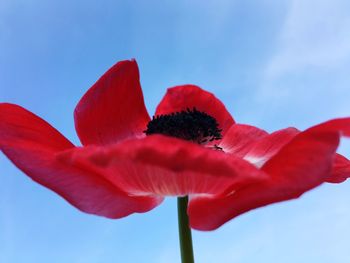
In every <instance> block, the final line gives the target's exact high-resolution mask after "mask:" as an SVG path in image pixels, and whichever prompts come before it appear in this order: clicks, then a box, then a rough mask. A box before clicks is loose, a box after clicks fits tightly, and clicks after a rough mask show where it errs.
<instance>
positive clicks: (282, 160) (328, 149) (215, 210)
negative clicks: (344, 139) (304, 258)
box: [189, 118, 350, 230]
mask: <svg viewBox="0 0 350 263" xmlns="http://www.w3.org/2000/svg"><path fill="white" fill-rule="evenodd" d="M341 133H342V134H345V135H347V136H348V135H349V134H350V118H348V119H337V120H332V121H329V122H326V123H323V124H321V125H318V126H315V127H312V128H310V129H308V130H306V131H305V132H302V133H300V134H298V135H297V136H295V137H294V138H293V139H292V140H291V141H290V142H289V143H288V144H287V145H285V146H284V147H283V148H282V149H281V150H280V151H279V152H278V154H277V155H275V156H274V157H272V158H271V159H270V160H269V161H268V162H267V163H266V164H265V165H264V166H263V167H262V170H263V171H264V172H266V173H267V174H269V175H270V176H271V179H270V181H266V182H262V183H257V184H255V185H251V186H248V187H245V188H242V189H240V190H238V191H236V192H233V193H232V194H231V195H228V196H225V197H223V196H218V197H198V198H194V199H192V200H191V201H190V204H189V215H190V224H191V226H192V227H193V228H196V229H200V230H212V229H216V228H218V227H219V226H221V225H222V224H224V223H225V222H227V221H228V220H230V219H232V218H234V217H236V216H238V215H240V214H242V213H245V212H247V211H250V210H252V209H255V208H258V207H261V206H265V205H268V204H271V203H275V202H280V201H285V200H289V199H293V198H297V197H299V196H300V195H302V194H303V193H304V192H306V191H308V190H310V189H312V188H314V187H316V186H318V185H320V184H321V183H323V182H325V180H326V179H327V178H328V177H329V175H330V173H331V169H332V163H333V158H334V155H335V151H336V148H337V146H338V144H339V135H340V134H341Z"/></svg>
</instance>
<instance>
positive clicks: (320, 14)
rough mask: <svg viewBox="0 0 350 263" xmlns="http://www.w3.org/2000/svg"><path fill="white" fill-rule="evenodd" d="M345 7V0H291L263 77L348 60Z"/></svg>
mask: <svg viewBox="0 0 350 263" xmlns="http://www.w3.org/2000/svg"><path fill="white" fill-rule="evenodd" d="M349 10H350V2H349V1H347V0H333V1H331V0H307V1H305V0H294V1H292V2H291V6H290V9H289V12H288V14H287V16H286V19H285V22H284V25H283V27H282V31H281V34H280V38H279V45H278V46H279V48H278V51H277V53H276V54H275V55H274V56H273V58H272V60H271V61H270V62H269V64H268V66H267V68H266V72H265V73H266V77H268V78H278V77H280V76H282V75H284V74H285V73H289V72H291V71H302V70H305V69H307V68H308V67H322V68H326V69H327V68H333V67H336V66H339V65H341V64H342V63H343V62H345V61H346V60H348V59H349V58H350V15H349Z"/></svg>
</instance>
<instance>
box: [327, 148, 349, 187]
mask: <svg viewBox="0 0 350 263" xmlns="http://www.w3.org/2000/svg"><path fill="white" fill-rule="evenodd" d="M349 177H350V160H348V159H347V158H345V157H344V156H342V155H340V154H336V156H335V159H334V162H333V168H332V173H331V174H330V176H329V177H328V178H327V182H329V183H342V182H344V181H345V180H346V179H348V178H349Z"/></svg>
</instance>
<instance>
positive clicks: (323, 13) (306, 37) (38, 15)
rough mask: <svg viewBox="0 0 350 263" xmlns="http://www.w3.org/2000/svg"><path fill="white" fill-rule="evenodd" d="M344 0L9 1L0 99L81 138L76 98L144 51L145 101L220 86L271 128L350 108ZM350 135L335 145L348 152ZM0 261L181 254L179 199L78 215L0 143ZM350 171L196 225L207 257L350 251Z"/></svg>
mask: <svg viewBox="0 0 350 263" xmlns="http://www.w3.org/2000/svg"><path fill="white" fill-rule="evenodd" d="M348 10H350V2H349V1H347V0H290V1H287V0H281V1H273V0H261V1H243V0H222V1H220V0H218V1H199V0H192V1H185V0H178V1H170V0H165V1H153V0H150V1H116V0H101V1H96V0H95V1H93V0H85V1H68V0H61V1H51V0H49V1H48V0H2V1H1V2H0V101H7V102H13V103H17V104H20V105H22V106H24V107H26V108H28V109H30V110H31V111H33V112H34V113H36V114H38V115H39V116H41V117H43V118H44V119H46V120H47V121H49V122H50V123H51V124H52V125H54V126H55V127H56V128H57V129H58V130H60V131H61V132H62V133H63V134H64V135H66V136H67V137H68V138H69V139H70V140H72V141H73V142H74V143H76V144H79V141H78V139H77V136H76V134H75V131H74V124H73V117H72V113H73V109H74V107H75V105H76V103H77V102H78V100H79V98H80V97H81V96H82V95H83V94H84V92H85V91H86V90H87V89H88V88H89V87H90V86H91V85H92V84H93V83H94V82H95V81H96V80H97V79H98V77H99V76H101V75H102V74H103V73H104V72H105V71H106V70H107V69H108V68H109V67H110V66H112V65H113V64H114V63H115V62H116V61H118V60H123V59H129V58H136V59H137V61H138V63H139V67H140V72H141V83H142V86H143V90H144V96H145V100H146V105H147V108H148V110H149V112H150V114H152V113H153V111H154V109H155V107H156V105H157V103H158V102H159V100H160V99H161V97H162V96H163V95H164V93H165V90H166V88H167V87H170V86H174V85H177V84H184V83H193V84H197V85H200V86H202V87H203V88H205V89H207V90H209V91H211V92H213V93H215V94H216V95H217V97H219V98H220V99H221V100H222V101H223V102H224V103H225V105H226V106H227V108H228V109H229V111H230V112H231V113H232V114H233V116H234V117H235V119H236V121H238V122H240V123H248V124H253V125H257V126H259V127H262V128H264V129H266V130H268V131H273V130H276V129H280V128H284V127H287V126H295V127H298V128H300V129H304V128H306V127H309V126H311V125H313V124H316V123H318V122H322V121H325V120H328V119H330V118H334V117H341V116H350V106H349V98H350V87H349V86H350V74H349V67H350V29H349V28H350V14H349V12H348ZM349 147H350V143H349V141H345V140H344V142H343V143H342V146H341V149H340V151H341V152H342V153H344V154H346V155H347V156H348V157H349V156H350V150H349ZM0 179H1V184H0V233H1V234H0V244H1V245H0V262H6V263H22V262H35V263H46V262H53V263H61V262H73V263H75V262H77V263H108V262H147V263H148V262H150V263H178V262H180V258H179V252H178V240H177V221H176V202H175V201H176V200H175V198H169V199H167V201H166V202H165V203H164V204H162V205H161V206H160V207H158V208H156V209H155V210H153V211H151V212H149V213H146V214H138V215H132V216H130V217H127V218H125V219H121V220H108V219H104V218H99V217H96V216H91V215H87V214H83V213H81V212H79V211H77V210H76V209H75V208H73V207H71V206H70V205H69V204H68V203H66V202H65V201H64V200H63V199H61V198H60V197H59V196H57V195H56V194H54V193H53V192H50V191H49V190H47V189H45V188H43V187H41V186H40V185H37V184H35V183H33V182H32V181H31V180H30V179H28V178H27V177H26V176H24V175H23V174H22V173H21V172H20V171H19V170H17V169H16V168H15V167H14V166H13V165H12V164H11V163H10V162H9V161H8V160H7V159H6V158H5V157H4V156H3V155H2V154H1V155H0ZM349 188H350V182H346V183H343V184H341V185H330V184H328V185H322V186H321V187H319V188H317V189H315V190H313V191H310V192H308V193H307V194H305V195H304V196H302V197H301V198H300V199H298V200H295V201H290V202H284V203H280V204H275V205H271V206H269V207H266V208H261V209H257V210H255V211H252V212H250V213H247V214H245V215H243V216H241V217H239V218H237V219H234V220H232V221H230V222H229V223H227V224H225V225H224V226H223V227H221V228H220V229H218V230H217V231H214V232H206V233H203V232H197V231H195V232H194V233H193V235H194V247H195V254H196V259H197V262H200V263H212V262H222V263H226V262H229V263H232V262H237V263H251V262H261V263H265V262H266V263H267V262H284V263H291V262H293V263H294V262H301V263H304V262H318V263H347V262H349V258H350V252H349V250H348V244H349V242H350V226H349V223H348V222H350V205H349V204H350V192H349Z"/></svg>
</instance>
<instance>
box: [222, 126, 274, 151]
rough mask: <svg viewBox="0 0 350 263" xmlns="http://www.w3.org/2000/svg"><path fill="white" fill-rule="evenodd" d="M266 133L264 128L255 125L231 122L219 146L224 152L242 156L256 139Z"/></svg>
mask: <svg viewBox="0 0 350 263" xmlns="http://www.w3.org/2000/svg"><path fill="white" fill-rule="evenodd" d="M266 135H268V133H267V132H266V131H264V130H261V129H259V128H257V127H254V126H250V125H244V124H233V125H232V126H231V127H230V129H229V130H228V131H227V133H226V134H225V136H224V137H223V139H222V140H221V142H220V144H219V146H220V147H221V148H222V149H223V150H224V152H226V153H233V154H235V155H236V156H239V157H243V156H244V155H245V154H246V153H247V152H248V151H249V150H251V148H252V146H253V145H254V143H255V142H256V141H258V140H259V139H261V138H262V137H264V136H266Z"/></svg>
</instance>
